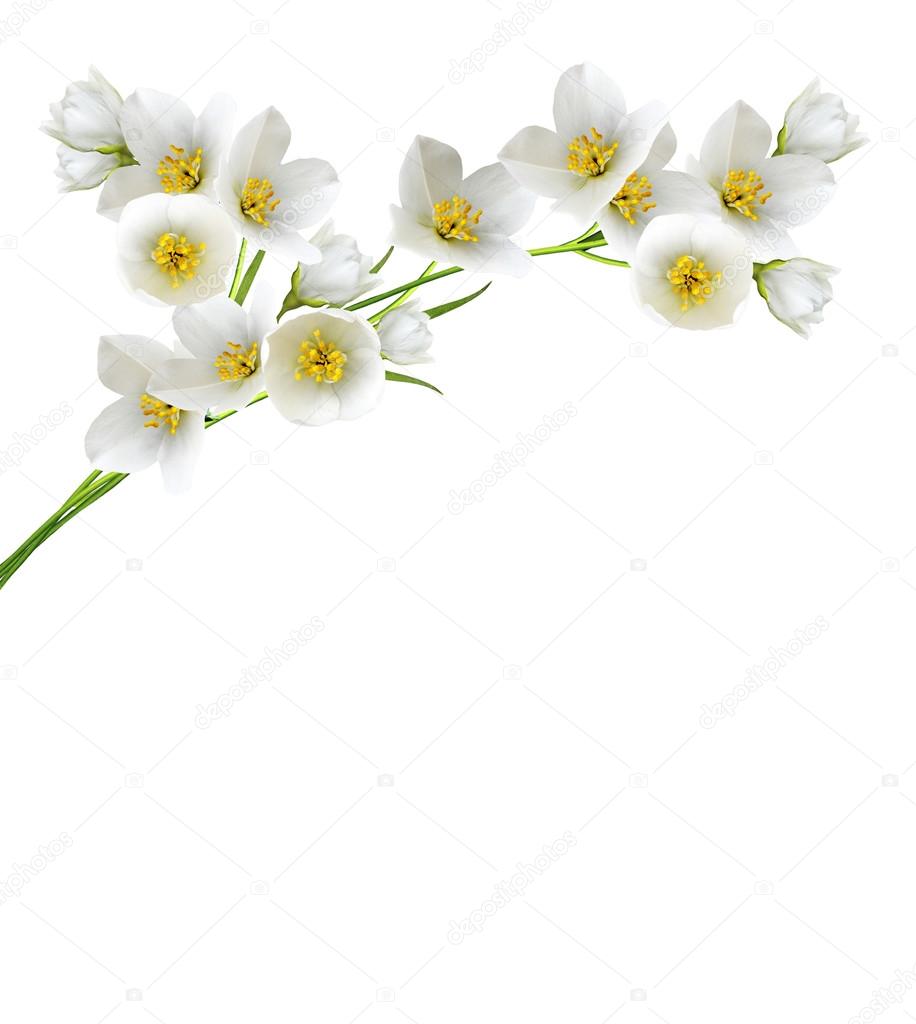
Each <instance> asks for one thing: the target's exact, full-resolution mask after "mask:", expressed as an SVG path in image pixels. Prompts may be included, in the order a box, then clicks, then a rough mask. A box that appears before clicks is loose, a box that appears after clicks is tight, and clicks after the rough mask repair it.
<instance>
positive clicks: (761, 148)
mask: <svg viewBox="0 0 916 1024" xmlns="http://www.w3.org/2000/svg"><path fill="white" fill-rule="evenodd" d="M770 140H771V132H770V129H769V126H768V125H767V123H766V121H764V119H763V118H762V117H761V116H760V115H759V114H758V113H757V111H756V110H754V109H753V108H752V107H749V106H748V105H747V104H746V103H744V102H743V101H741V100H739V101H738V102H737V103H735V104H734V105H733V106H731V107H729V108H728V110H726V111H725V113H724V114H722V116H721V117H720V118H719V119H718V120H717V121H716V122H715V124H713V126H712V127H711V128H710V129H709V131H708V132H707V133H706V138H705V139H704V140H703V146H702V148H701V150H700V159H699V162H697V161H692V164H691V167H690V168H689V169H691V170H692V172H693V173H695V174H696V176H697V177H700V178H702V179H703V180H704V181H707V182H708V183H709V185H710V186H711V187H712V188H713V189H714V191H715V192H716V193H717V194H718V196H719V200H720V203H721V206H722V210H723V211H724V213H725V216H726V218H727V220H728V222H729V223H730V224H731V225H732V226H733V227H735V228H737V229H738V230H739V231H741V232H742V233H743V234H744V235H745V237H746V238H747V240H748V245H749V248H750V250H751V252H752V253H756V254H758V255H759V254H760V253H768V254H772V253H773V251H774V250H776V254H777V255H792V254H793V253H792V252H791V251H789V250H790V249H791V245H790V243H789V242H788V230H789V228H791V227H794V226H796V225H797V224H801V223H803V222H805V221H808V220H810V219H811V218H812V217H814V216H815V215H816V214H817V213H818V212H820V210H821V209H823V207H824V206H825V205H826V203H827V200H828V199H829V198H830V196H831V194H832V192H833V186H834V179H833V173H832V172H831V170H830V168H829V167H828V166H827V165H826V164H825V163H824V162H823V160H818V159H816V158H815V157H811V156H801V155H798V154H793V155H791V156H774V157H770V156H768V155H767V154H768V152H769V149H770Z"/></svg>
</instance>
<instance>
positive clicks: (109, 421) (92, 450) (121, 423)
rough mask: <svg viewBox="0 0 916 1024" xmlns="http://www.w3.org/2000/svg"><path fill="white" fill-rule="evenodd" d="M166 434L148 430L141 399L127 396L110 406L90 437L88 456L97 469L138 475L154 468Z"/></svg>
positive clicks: (87, 439) (152, 429)
mask: <svg viewBox="0 0 916 1024" xmlns="http://www.w3.org/2000/svg"><path fill="white" fill-rule="evenodd" d="M161 443H162V433H161V431H160V430H157V429H156V428H148V427H146V426H145V417H144V416H143V410H142V409H141V407H140V396H139V395H126V396H125V397H124V398H119V399H118V400H117V401H116V402H113V403H112V404H111V405H109V406H106V408H104V409H103V410H102V411H101V412H100V413H99V415H98V416H96V418H95V419H94V420H93V421H92V423H91V424H90V426H89V430H88V432H87V433H86V456H87V457H88V459H89V461H90V462H91V463H92V465H93V466H94V467H95V468H96V469H101V470H104V471H106V472H113V473H137V472H139V471H140V470H141V469H146V467H147V466H151V465H152V464H153V463H154V462H155V461H156V457H157V455H158V453H159V446H160V445H161Z"/></svg>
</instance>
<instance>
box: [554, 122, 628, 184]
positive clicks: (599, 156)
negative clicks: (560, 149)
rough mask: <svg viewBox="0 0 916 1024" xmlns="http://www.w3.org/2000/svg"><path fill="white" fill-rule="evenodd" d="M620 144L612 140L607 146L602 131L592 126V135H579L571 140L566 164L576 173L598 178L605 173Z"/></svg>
mask: <svg viewBox="0 0 916 1024" xmlns="http://www.w3.org/2000/svg"><path fill="white" fill-rule="evenodd" d="M619 145H620V143H619V142H612V143H611V144H610V145H609V146H606V145H605V144H604V136H603V135H602V134H601V132H599V131H598V129H597V128H592V130H591V135H577V136H576V137H575V138H574V139H573V140H572V142H570V144H569V159H568V160H567V163H566V166H567V168H568V169H569V170H570V171H572V172H573V173H574V174H581V175H583V176H584V177H587V178H596V177H597V176H598V175H599V174H604V170H605V168H606V167H607V165H608V164H609V163H610V162H611V160H612V159H613V158H614V154H615V153H616V152H617V147H618V146H619Z"/></svg>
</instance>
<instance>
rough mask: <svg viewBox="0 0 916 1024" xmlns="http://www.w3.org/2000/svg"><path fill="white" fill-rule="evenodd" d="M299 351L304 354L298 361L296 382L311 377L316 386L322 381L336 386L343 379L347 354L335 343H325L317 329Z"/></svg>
mask: <svg viewBox="0 0 916 1024" xmlns="http://www.w3.org/2000/svg"><path fill="white" fill-rule="evenodd" d="M299 349H300V351H301V353H302V354H301V355H300V356H299V358H298V360H297V363H298V366H297V368H296V372H295V374H294V376H295V378H296V380H302V378H303V377H311V378H312V380H314V381H315V383H316V384H320V383H321V382H322V381H326V382H327V383H328V384H336V383H337V382H338V381H339V380H340V378H341V377H343V373H344V363H345V362H346V361H347V356H346V353H344V352H341V351H340V349H339V348H338V347H337V346H336V345H335V344H334V342H333V341H325V340H324V339H323V338H322V337H321V331H320V330H318V328H317V327H316V328H315V330H314V331H312V336H311V338H306V340H305V341H303V342H302V344H301V345H300V346H299Z"/></svg>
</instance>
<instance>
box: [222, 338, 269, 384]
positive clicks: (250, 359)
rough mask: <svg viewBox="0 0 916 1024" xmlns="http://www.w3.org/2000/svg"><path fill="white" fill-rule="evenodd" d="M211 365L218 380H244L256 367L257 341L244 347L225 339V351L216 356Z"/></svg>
mask: <svg viewBox="0 0 916 1024" xmlns="http://www.w3.org/2000/svg"><path fill="white" fill-rule="evenodd" d="M213 365H214V366H215V367H216V369H217V372H218V373H219V379H220V380H244V379H245V378H246V377H250V376H251V375H252V374H253V373H254V371H255V370H256V369H257V368H258V343H257V342H256V341H255V342H252V344H251V347H250V348H248V349H246V348H245V346H244V345H239V344H238V343H237V342H234V341H227V342H226V349H225V351H223V352H221V353H220V354H219V355H218V356H217V357H216V360H215V362H214V363H213Z"/></svg>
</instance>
